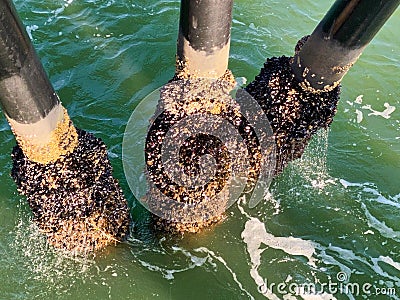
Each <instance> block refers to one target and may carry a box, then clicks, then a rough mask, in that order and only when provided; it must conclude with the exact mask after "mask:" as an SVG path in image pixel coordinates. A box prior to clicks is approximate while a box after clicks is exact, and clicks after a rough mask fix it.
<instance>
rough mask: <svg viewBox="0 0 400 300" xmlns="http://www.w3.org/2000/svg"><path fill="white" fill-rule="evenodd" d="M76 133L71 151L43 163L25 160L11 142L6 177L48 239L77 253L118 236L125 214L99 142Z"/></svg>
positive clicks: (122, 234)
mask: <svg viewBox="0 0 400 300" xmlns="http://www.w3.org/2000/svg"><path fill="white" fill-rule="evenodd" d="M77 133H78V144H77V146H76V147H75V149H74V150H73V151H72V152H71V153H69V154H67V155H62V156H61V157H59V158H58V159H57V160H56V161H54V162H51V163H48V164H41V163H37V162H33V161H30V160H29V159H28V158H27V157H26V156H25V155H24V153H23V151H22V150H21V148H20V147H19V146H18V145H17V146H15V147H14V149H13V151H12V160H13V168H12V177H13V179H14V180H15V182H16V184H17V187H18V192H19V193H20V194H22V195H25V196H26V197H27V200H28V203H29V206H30V208H31V210H32V212H33V215H34V220H35V222H36V224H37V225H38V227H39V229H40V230H41V231H42V232H43V233H44V234H45V235H46V236H47V239H48V241H49V243H50V244H52V245H54V246H55V247H57V248H61V249H65V250H67V251H70V252H72V253H77V254H78V253H88V252H92V251H96V250H99V249H101V248H103V247H105V246H106V245H108V244H110V243H115V242H117V241H120V240H123V239H124V237H125V235H126V234H127V232H128V228H129V224H130V214H129V210H128V205H127V201H126V199H125V198H124V195H123V192H122V190H121V189H120V187H119V184H118V182H117V180H116V179H114V178H113V176H112V167H111V165H110V162H109V160H108V157H107V149H106V146H105V144H104V143H103V142H102V141H101V140H100V139H98V138H95V137H94V136H93V135H92V134H90V133H87V132H85V131H83V130H79V129H77Z"/></svg>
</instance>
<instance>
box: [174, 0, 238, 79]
mask: <svg viewBox="0 0 400 300" xmlns="http://www.w3.org/2000/svg"><path fill="white" fill-rule="evenodd" d="M232 6H233V0H223V1H222V0H196V1H194V0H181V10H180V21H179V36H178V44H177V59H178V62H177V73H179V72H184V73H186V74H187V75H189V74H190V75H191V76H196V77H206V78H218V77H221V76H222V75H223V74H224V73H225V71H226V70H227V68H228V58H229V44H230V31H231V22H232Z"/></svg>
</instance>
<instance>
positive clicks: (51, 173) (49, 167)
mask: <svg viewBox="0 0 400 300" xmlns="http://www.w3.org/2000/svg"><path fill="white" fill-rule="evenodd" d="M0 21H1V22H0V103H1V106H2V108H3V112H4V114H5V115H6V117H7V119H8V121H9V123H10V126H11V129H12V131H13V133H14V135H15V137H16V140H17V146H15V147H14V149H13V151H12V154H11V156H12V159H13V168H12V171H11V175H12V177H13V179H14V181H15V182H16V184H17V188H18V192H19V193H20V194H22V195H24V196H26V197H27V201H28V203H29V206H30V208H31V210H32V213H33V215H34V220H35V222H36V224H37V225H38V228H39V230H40V231H42V232H43V233H44V234H46V236H47V239H48V241H49V243H50V244H52V245H54V246H55V247H57V248H62V249H65V250H68V251H71V252H73V253H86V252H90V251H94V250H97V249H100V248H103V247H105V246H106V245H108V244H110V243H112V242H115V241H117V240H121V239H123V238H124V237H125V235H126V233H127V231H128V226H129V222H130V217H129V211H128V206H127V202H126V200H125V198H124V195H123V193H122V190H121V189H120V187H119V185H118V182H117V181H116V180H115V179H114V178H113V176H112V167H111V165H110V162H109V160H108V157H107V149H106V146H105V144H104V143H103V142H102V141H101V140H100V139H97V138H95V137H94V136H93V135H92V134H90V133H87V132H85V131H83V130H80V129H76V128H75V127H74V125H73V123H72V121H71V120H70V118H69V117H68V113H67V111H66V109H64V108H63V106H62V105H61V103H60V100H59V98H58V96H57V94H56V93H55V91H54V89H53V87H52V85H51V83H50V81H49V79H48V77H47V75H46V72H45V71H44V69H43V66H42V64H41V63H40V60H39V58H38V56H37V55H36V53H35V50H34V48H33V45H32V44H31V42H30V40H29V37H28V35H27V33H26V31H25V29H24V27H23V24H22V22H21V21H20V19H19V17H18V15H17V12H16V9H15V7H14V5H13V3H12V2H11V1H10V0H0Z"/></svg>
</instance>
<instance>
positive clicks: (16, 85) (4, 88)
mask: <svg viewBox="0 0 400 300" xmlns="http://www.w3.org/2000/svg"><path fill="white" fill-rule="evenodd" d="M0 103H1V106H2V108H3V112H4V114H5V115H6V117H7V119H8V121H9V123H10V125H11V128H12V130H13V132H14V134H15V136H16V139H17V141H18V143H19V144H20V146H21V148H23V150H24V153H25V154H26V155H27V156H28V157H29V158H30V159H31V160H33V161H37V162H41V163H47V162H49V161H52V160H55V159H57V158H58V157H59V156H60V155H61V154H65V153H67V152H70V151H71V149H72V148H73V147H74V145H76V132H75V129H74V128H73V126H72V123H71V124H70V122H69V119H68V115H67V114H66V112H65V111H64V109H63V107H62V105H61V103H60V100H59V98H58V96H57V94H56V93H55V91H54V89H53V87H52V85H51V83H50V81H49V79H48V77H47V75H46V72H45V71H44V69H43V66H42V64H41V62H40V60H39V58H38V56H37V55H36V52H35V50H34V48H33V46H32V43H31V42H30V40H29V37H28V35H27V33H26V31H25V29H24V27H23V25H22V23H21V21H20V19H19V17H18V14H17V12H16V10H15V7H14V5H13V3H12V1H10V0H0ZM55 131H57V132H56V133H55Z"/></svg>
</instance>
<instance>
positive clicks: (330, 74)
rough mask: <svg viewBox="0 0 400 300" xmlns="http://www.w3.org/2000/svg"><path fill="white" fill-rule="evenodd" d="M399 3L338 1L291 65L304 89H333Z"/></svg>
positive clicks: (385, 1)
mask: <svg viewBox="0 0 400 300" xmlns="http://www.w3.org/2000/svg"><path fill="white" fill-rule="evenodd" d="M399 4H400V0H384V1H377V0H337V1H336V2H335V3H334V4H333V6H332V7H331V8H330V10H329V11H328V13H327V14H326V15H325V17H324V18H323V19H322V21H321V22H320V23H319V25H318V26H317V27H316V28H315V30H314V32H313V33H312V34H311V36H310V37H309V38H308V39H307V41H306V42H305V43H304V45H303V46H302V47H301V49H300V50H299V51H298V52H297V53H296V54H295V56H294V59H293V61H292V63H291V67H292V70H293V73H294V74H295V75H296V78H297V79H298V80H299V81H300V82H301V84H302V87H303V89H305V90H307V91H311V92H321V91H329V90H332V89H333V88H334V87H335V86H337V85H338V84H339V83H340V81H341V79H342V78H343V76H344V75H345V74H346V73H347V71H348V70H349V68H350V67H351V66H352V65H353V64H354V63H355V62H356V61H357V59H358V57H359V56H360V55H361V53H362V51H363V50H364V48H365V47H366V46H367V45H368V43H369V42H370V41H371V40H372V38H373V37H374V36H375V35H376V33H377V32H378V31H379V29H380V28H381V27H382V26H383V24H385V22H386V21H387V19H388V18H389V17H390V16H391V15H392V14H393V12H394V11H395V10H396V8H397V7H398V6H399Z"/></svg>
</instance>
